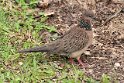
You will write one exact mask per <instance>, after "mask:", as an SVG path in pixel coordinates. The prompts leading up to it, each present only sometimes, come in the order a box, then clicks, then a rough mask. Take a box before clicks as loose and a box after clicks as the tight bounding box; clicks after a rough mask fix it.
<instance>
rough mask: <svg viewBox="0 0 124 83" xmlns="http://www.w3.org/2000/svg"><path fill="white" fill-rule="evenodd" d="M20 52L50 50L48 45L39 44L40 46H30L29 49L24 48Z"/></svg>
mask: <svg viewBox="0 0 124 83" xmlns="http://www.w3.org/2000/svg"><path fill="white" fill-rule="evenodd" d="M18 52H19V53H30V52H49V49H48V47H47V46H41V47H40V46H39V47H34V48H29V49H24V50H20V51H18Z"/></svg>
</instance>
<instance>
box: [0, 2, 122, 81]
mask: <svg viewBox="0 0 124 83" xmlns="http://www.w3.org/2000/svg"><path fill="white" fill-rule="evenodd" d="M15 1H16V3H15ZM15 1H13V2H12V1H6V0H3V1H1V6H0V7H1V8H3V10H0V11H1V13H0V17H1V19H0V22H1V23H0V24H1V26H2V27H0V29H1V30H0V32H1V34H0V35H1V38H0V42H1V43H0V44H1V47H0V53H1V54H2V55H1V57H0V62H1V63H0V67H1V69H0V82H1V83H2V82H14V83H15V82H22V83H23V82H24V83H25V82H27V83H29V82H43V83H45V82H46V83H48V82H51V83H52V82H59V83H61V82H62V83H68V82H70V83H75V82H76V83H77V82H79V83H85V82H86V83H100V82H102V83H123V82H124V51H123V50H124V28H123V26H124V13H123V12H120V13H119V14H118V15H117V16H116V17H115V18H113V19H111V20H110V21H108V22H107V23H106V24H104V22H105V21H106V20H107V19H108V18H109V17H111V16H112V15H114V14H115V13H116V12H117V11H119V10H120V9H121V8H123V5H124V2H122V3H121V2H120V3H117V1H116V0H112V2H111V0H110V2H109V0H105V1H102V0H96V1H95V0H92V2H91V1H90V0H85V1H83V0H75V1H73V0H51V1H50V2H49V5H45V6H43V7H44V8H41V6H42V5H43V4H41V3H39V5H41V6H38V7H37V5H36V4H37V0H31V2H32V3H31V2H29V3H25V2H24V1H23V0H22V1H21V0H15ZM26 1H28V0H26ZM46 1H47V0H46ZM120 1H121V0H120ZM26 4H29V5H26ZM86 10H88V11H90V10H92V11H93V12H94V14H95V15H94V16H95V17H96V18H97V20H93V22H92V23H93V25H95V27H94V28H93V32H94V40H93V44H92V45H91V46H90V47H89V49H88V51H87V53H88V54H87V53H84V54H82V57H81V58H82V60H84V62H86V63H88V64H89V66H88V67H86V68H80V67H79V66H77V65H76V64H74V65H71V64H70V63H69V62H68V60H67V58H66V57H61V56H59V55H56V56H55V55H47V54H44V53H43V54H42V53H32V54H19V53H17V51H18V50H20V49H22V48H29V47H32V46H36V45H42V44H44V43H49V42H50V41H53V40H55V39H56V38H57V37H59V36H61V35H62V34H64V33H65V32H66V31H67V30H69V29H70V27H71V26H72V25H73V24H77V23H78V20H79V19H80V17H81V16H82V14H84V13H85V11H86ZM27 11H28V12H27ZM6 17H7V18H8V19H6ZM63 64H64V65H63Z"/></svg>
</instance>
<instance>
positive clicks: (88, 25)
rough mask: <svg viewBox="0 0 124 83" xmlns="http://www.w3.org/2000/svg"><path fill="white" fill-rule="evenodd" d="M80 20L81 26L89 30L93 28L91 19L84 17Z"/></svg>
mask: <svg viewBox="0 0 124 83" xmlns="http://www.w3.org/2000/svg"><path fill="white" fill-rule="evenodd" d="M79 22H80V24H79V25H80V27H81V28H84V29H85V30H89V31H90V30H92V26H91V22H90V20H89V19H86V18H82V19H81V20H80V21H79Z"/></svg>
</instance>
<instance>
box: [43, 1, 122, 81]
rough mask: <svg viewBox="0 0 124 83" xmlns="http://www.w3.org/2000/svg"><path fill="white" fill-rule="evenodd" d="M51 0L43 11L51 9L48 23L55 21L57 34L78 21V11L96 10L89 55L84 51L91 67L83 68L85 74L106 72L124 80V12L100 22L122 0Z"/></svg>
mask: <svg viewBox="0 0 124 83" xmlns="http://www.w3.org/2000/svg"><path fill="white" fill-rule="evenodd" d="M110 1H111V0H105V1H104V0H92V2H91V0H85V1H83V0H82V1H81V0H53V1H52V2H51V3H50V4H49V6H48V7H47V8H45V9H41V10H45V11H52V12H54V15H53V16H51V17H49V19H48V20H47V23H48V24H49V25H54V26H55V27H56V28H57V30H58V32H59V33H60V34H63V33H64V32H66V31H67V30H68V29H69V28H70V26H71V25H73V24H76V23H78V20H79V19H80V17H81V15H82V14H84V12H85V9H86V10H92V11H93V12H94V13H95V17H96V18H97V19H98V20H97V21H95V20H94V21H93V23H94V25H95V26H96V28H94V29H93V30H94V41H93V45H92V46H91V47H90V48H89V49H88V50H89V52H90V55H86V54H83V55H84V56H82V58H83V60H84V61H85V62H87V63H88V64H89V65H90V67H88V68H86V69H85V70H84V71H85V73H86V75H88V76H92V77H93V78H95V79H96V80H100V78H101V75H102V74H103V73H105V74H108V75H109V76H110V77H111V78H112V80H118V81H119V82H120V83H124V13H123V12H120V13H119V14H118V16H116V17H115V18H113V19H111V20H110V21H108V22H107V24H106V25H102V24H103V23H104V22H105V20H106V19H108V18H109V17H110V16H112V15H113V14H115V13H116V12H117V11H118V10H119V9H120V8H124V7H123V6H124V2H122V3H117V2H116V0H113V1H112V2H110Z"/></svg>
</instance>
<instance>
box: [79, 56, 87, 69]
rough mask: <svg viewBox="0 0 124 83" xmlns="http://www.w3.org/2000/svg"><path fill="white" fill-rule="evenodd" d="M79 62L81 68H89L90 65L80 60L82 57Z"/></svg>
mask: <svg viewBox="0 0 124 83" xmlns="http://www.w3.org/2000/svg"><path fill="white" fill-rule="evenodd" d="M77 61H78V63H79V66H81V67H82V68H86V67H88V64H86V63H83V62H82V60H81V59H80V57H78V58H77Z"/></svg>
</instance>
